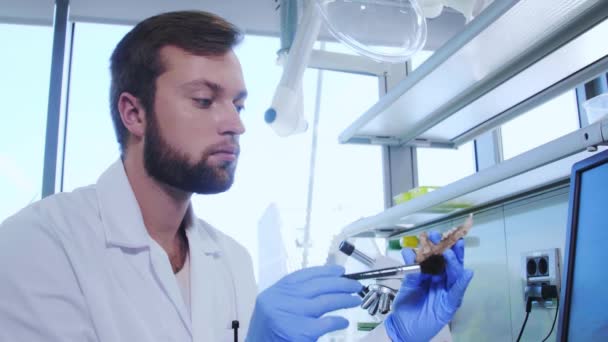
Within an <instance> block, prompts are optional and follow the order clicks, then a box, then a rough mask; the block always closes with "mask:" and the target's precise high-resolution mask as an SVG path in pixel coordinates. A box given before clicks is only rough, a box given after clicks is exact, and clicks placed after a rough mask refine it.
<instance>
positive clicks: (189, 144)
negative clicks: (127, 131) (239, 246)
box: [144, 46, 247, 194]
mask: <svg viewBox="0 0 608 342" xmlns="http://www.w3.org/2000/svg"><path fill="white" fill-rule="evenodd" d="M160 56H161V60H162V63H163V65H164V67H165V72H164V73H162V74H161V75H160V76H159V77H158V78H157V80H156V93H155V98H154V102H153V108H149V109H148V110H150V111H151V113H149V114H148V121H147V126H146V133H145V138H144V139H145V140H144V164H145V168H146V171H147V172H148V174H149V175H150V176H152V177H154V178H155V179H157V180H158V181H160V182H162V183H165V184H168V185H170V186H173V187H175V188H178V189H180V190H183V191H185V192H193V193H199V194H213V193H219V192H223V191H226V190H228V189H229V188H230V186H231V185H232V182H233V180H234V171H235V168H236V164H237V159H238V155H239V136H240V135H241V134H243V133H244V132H245V128H244V127H243V123H242V122H241V119H240V116H239V114H240V113H239V112H240V110H241V109H242V108H243V106H244V101H245V97H246V95H247V93H246V91H245V84H244V81H243V74H242V71H241V66H240V64H239V61H238V59H237V57H236V55H235V54H234V53H233V52H228V53H226V54H225V55H222V56H208V57H202V56H195V55H192V54H190V53H188V52H186V51H184V50H182V49H179V48H177V47H173V46H167V47H164V48H162V49H161V51H160Z"/></svg>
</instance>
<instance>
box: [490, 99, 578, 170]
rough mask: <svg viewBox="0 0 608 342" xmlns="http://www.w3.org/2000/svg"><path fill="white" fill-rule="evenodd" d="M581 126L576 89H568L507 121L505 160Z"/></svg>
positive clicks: (504, 134)
mask: <svg viewBox="0 0 608 342" xmlns="http://www.w3.org/2000/svg"><path fill="white" fill-rule="evenodd" d="M578 128H579V122H578V106H577V102H576V92H575V91H574V90H572V91H568V92H566V93H564V94H562V95H560V96H558V97H556V98H554V99H552V100H551V101H548V102H545V103H544V104H542V105H540V106H538V107H536V108H534V109H532V110H530V111H528V112H526V113H525V114H522V115H521V116H519V117H517V118H515V119H513V120H511V121H510V122H508V123H506V124H504V125H503V126H502V128H501V130H502V146H503V156H504V159H505V160H507V159H510V158H513V157H515V156H517V155H519V154H521V153H524V152H526V151H529V150H531V149H533V148H535V147H538V146H540V145H542V144H544V143H547V142H549V141H551V140H554V139H557V138H559V137H561V136H563V135H565V134H568V133H570V132H573V131H575V130H577V129H578Z"/></svg>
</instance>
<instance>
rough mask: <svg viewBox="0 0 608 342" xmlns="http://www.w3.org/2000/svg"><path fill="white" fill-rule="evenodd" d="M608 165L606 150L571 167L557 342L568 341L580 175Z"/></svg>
mask: <svg viewBox="0 0 608 342" xmlns="http://www.w3.org/2000/svg"><path fill="white" fill-rule="evenodd" d="M605 163H608V150H606V151H603V152H600V153H597V154H595V155H594V156H591V157H589V158H586V159H584V160H581V161H579V162H577V163H576V164H574V165H573V166H572V172H571V173H570V191H569V196H568V197H569V199H568V203H569V206H568V222H567V227H566V244H565V248H564V268H563V273H562V282H561V286H562V288H561V291H560V298H559V301H560V310H559V320H558V325H557V337H558V341H568V331H569V328H570V327H569V321H570V307H571V299H572V292H571V290H572V289H571V284H572V278H573V276H574V258H575V255H576V238H577V234H578V220H577V218H578V213H579V204H580V201H579V199H580V191H581V187H580V182H581V176H582V174H583V173H584V172H585V171H587V170H590V169H592V168H595V167H598V166H600V165H602V164H605Z"/></svg>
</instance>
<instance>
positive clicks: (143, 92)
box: [110, 11, 242, 154]
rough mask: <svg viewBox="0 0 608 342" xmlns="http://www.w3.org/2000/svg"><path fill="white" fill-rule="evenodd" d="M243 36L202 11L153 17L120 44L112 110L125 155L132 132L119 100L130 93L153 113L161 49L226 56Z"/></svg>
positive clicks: (112, 67)
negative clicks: (171, 47)
mask: <svg viewBox="0 0 608 342" xmlns="http://www.w3.org/2000/svg"><path fill="white" fill-rule="evenodd" d="M241 39H242V33H241V32H240V30H239V29H238V28H237V27H236V26H234V25H233V24H231V23H229V22H227V21H226V20H224V19H222V18H220V17H218V16H216V15H214V14H211V13H207V12H203V11H179V12H169V13H164V14H160V15H157V16H153V17H150V18H148V19H146V20H144V21H142V22H140V23H139V24H137V25H136V26H135V27H134V28H133V29H132V30H131V31H129V33H127V34H126V35H125V36H124V37H123V38H122V40H121V41H120V42H119V43H118V45H117V46H116V48H115V49H114V52H113V53H112V57H111V58H110V70H111V73H112V84H111V87H110V106H111V108H110V109H111V113H112V121H113V123H114V130H115V131H116V139H117V140H118V144H119V145H120V150H121V154H124V152H125V149H126V144H127V138H128V136H129V132H128V130H127V128H126V127H125V126H124V125H123V123H122V120H121V118H120V112H119V111H118V98H119V97H120V94H121V93H123V92H128V93H130V94H132V95H133V96H136V97H137V98H139V100H140V101H141V103H142V106H143V107H144V108H145V110H146V113H148V114H150V113H151V112H152V109H153V104H154V96H155V92H156V85H155V83H156V79H157V78H158V76H160V75H161V74H162V73H163V72H164V71H165V69H164V65H163V63H162V60H161V58H160V49H161V48H162V47H164V46H168V45H172V46H176V47H179V48H181V49H183V50H186V51H187V52H189V53H192V54H195V55H199V56H219V55H223V54H225V53H227V52H228V51H229V50H231V49H232V48H233V47H234V46H235V45H237V44H238V43H239V42H240V41H241Z"/></svg>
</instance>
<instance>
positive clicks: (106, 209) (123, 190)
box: [97, 161, 192, 335]
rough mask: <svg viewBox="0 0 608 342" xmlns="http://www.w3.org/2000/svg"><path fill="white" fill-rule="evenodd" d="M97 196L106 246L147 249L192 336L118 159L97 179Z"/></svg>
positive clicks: (161, 252) (166, 262) (163, 259)
mask: <svg viewBox="0 0 608 342" xmlns="http://www.w3.org/2000/svg"><path fill="white" fill-rule="evenodd" d="M97 196H98V203H99V208H100V216H101V218H102V222H103V226H104V231H105V235H106V243H107V244H108V246H110V247H119V248H121V249H124V248H128V249H135V250H138V251H140V252H141V251H144V250H145V249H148V248H149V251H150V264H151V266H152V270H153V273H154V276H155V278H156V280H157V282H158V283H159V286H160V287H161V288H162V290H163V291H164V292H165V294H166V295H167V297H168V298H169V300H170V301H171V302H172V303H173V305H174V306H175V309H176V311H177V312H178V314H179V316H180V318H181V320H182V321H183V323H184V326H185V327H186V329H187V330H188V332H189V334H190V335H192V330H191V323H190V316H189V315H188V311H187V310H186V307H185V303H184V300H183V298H182V295H181V292H180V290H179V288H178V285H177V278H176V277H175V274H173V269H172V268H171V264H170V262H169V258H168V256H167V253H165V251H164V250H163V249H162V247H160V245H159V244H158V243H156V241H154V240H153V239H152V238H151V237H150V235H149V234H148V231H147V230H146V227H145V225H144V221H143V217H142V215H141V210H140V208H139V205H138V204H137V200H136V199H135V194H134V193H133V190H132V188H131V185H130V184H129V180H128V178H127V174H126V172H125V170H124V166H123V164H122V162H121V161H117V162H115V163H114V164H113V165H112V166H110V168H109V169H108V170H106V172H104V173H103V174H102V175H101V176H100V178H99V180H98V181H97ZM127 260H128V262H130V263H132V264H133V266H134V267H135V268H136V269H137V270H138V271H139V273H140V275H141V276H142V277H144V278H145V273H144V271H143V270H142V269H141V265H139V264H137V263H136V262H135V258H133V257H130V258H127Z"/></svg>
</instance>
